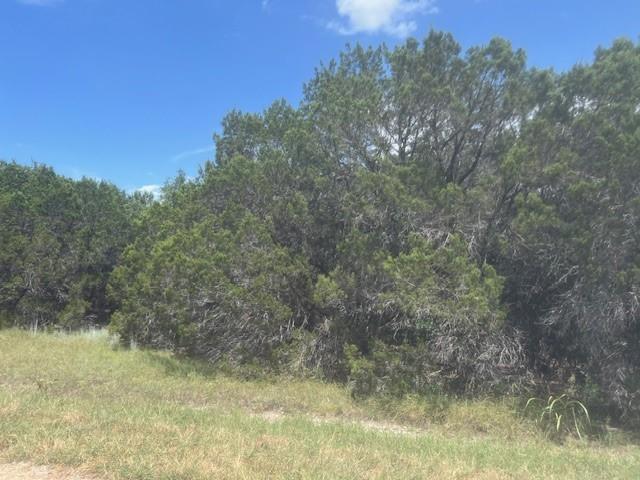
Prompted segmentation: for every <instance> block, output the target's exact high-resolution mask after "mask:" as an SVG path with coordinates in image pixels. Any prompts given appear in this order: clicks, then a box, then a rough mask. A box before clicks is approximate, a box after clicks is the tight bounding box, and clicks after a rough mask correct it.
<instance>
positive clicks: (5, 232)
mask: <svg viewBox="0 0 640 480" xmlns="http://www.w3.org/2000/svg"><path fill="white" fill-rule="evenodd" d="M136 211H137V210H136V208H135V207H134V205H133V201H130V200H129V199H128V198H127V197H126V195H125V194H124V193H123V192H121V191H120V190H118V189H117V188H116V187H114V186H113V185H110V184H107V183H104V182H96V181H94V180H90V179H82V180H80V181H72V180H69V179H67V178H64V177H60V176H58V175H56V174H55V173H54V172H53V170H51V169H50V168H47V167H44V166H40V165H34V166H33V167H23V166H19V165H17V164H15V163H5V162H0V315H1V316H3V317H4V318H5V319H6V320H4V323H8V324H11V325H19V326H24V327H29V328H33V329H37V328H40V327H49V326H52V325H60V326H64V327H69V328H72V327H80V326H88V325H92V324H93V325H95V324H102V325H104V324H106V323H107V321H108V317H109V315H110V313H111V311H112V309H113V305H112V304H111V303H110V302H109V301H108V300H107V299H106V293H105V291H106V283H107V280H108V277H109V274H110V272H111V270H112V269H113V268H114V266H115V265H116V263H117V262H118V259H119V257H120V253H121V251H122V250H123V249H124V247H125V246H126V245H127V243H129V242H130V241H131V240H132V236H133V226H132V222H133V218H134V217H135V215H136Z"/></svg>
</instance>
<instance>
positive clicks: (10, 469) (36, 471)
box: [0, 463, 97, 480]
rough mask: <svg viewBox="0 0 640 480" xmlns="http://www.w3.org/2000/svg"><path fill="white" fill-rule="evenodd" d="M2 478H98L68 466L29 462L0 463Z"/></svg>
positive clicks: (22, 479)
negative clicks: (41, 465) (45, 465)
mask: <svg viewBox="0 0 640 480" xmlns="http://www.w3.org/2000/svg"><path fill="white" fill-rule="evenodd" d="M0 480H97V479H96V477H90V476H87V475H83V474H80V473H78V472H74V471H73V470H69V469H68V468H59V467H37V466H34V465H30V464H28V463H7V464H1V463H0Z"/></svg>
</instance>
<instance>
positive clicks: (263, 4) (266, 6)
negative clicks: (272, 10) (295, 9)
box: [261, 0, 271, 10]
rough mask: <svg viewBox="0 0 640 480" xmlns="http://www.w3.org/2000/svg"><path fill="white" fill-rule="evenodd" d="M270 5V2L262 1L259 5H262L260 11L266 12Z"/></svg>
mask: <svg viewBox="0 0 640 480" xmlns="http://www.w3.org/2000/svg"><path fill="white" fill-rule="evenodd" d="M270 3H271V1H270V0H262V2H261V5H262V9H263V10H266V9H268V8H269V4H270Z"/></svg>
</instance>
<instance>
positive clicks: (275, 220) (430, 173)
mask: <svg viewBox="0 0 640 480" xmlns="http://www.w3.org/2000/svg"><path fill="white" fill-rule="evenodd" d="M304 93H305V94H304V99H303V101H302V102H301V104H300V105H299V106H298V107H297V108H294V107H292V106H290V105H288V104H287V103H286V102H284V101H278V102H275V103H274V104H273V105H272V106H271V107H269V108H268V109H267V110H266V111H265V112H263V113H262V114H247V113H242V112H237V111H234V112H231V113H230V114H229V115H228V116H227V117H226V118H225V119H224V121H223V129H222V133H221V134H220V135H217V136H216V137H215V142H216V159H215V162H209V163H207V164H205V165H204V166H203V167H202V168H201V172H200V174H199V175H198V177H197V178H196V179H194V180H187V179H186V178H185V177H184V176H183V175H179V176H178V177H177V178H176V179H174V180H173V181H172V182H170V183H168V184H167V185H166V187H165V188H164V192H163V197H162V200H161V201H158V202H152V201H150V199H149V198H147V197H142V196H139V195H138V196H133V197H127V196H125V195H124V194H123V193H122V192H120V191H118V190H117V189H116V188H115V187H113V186H110V185H108V184H105V183H97V182H93V181H90V180H83V181H80V182H72V181H70V180H67V179H64V178H61V177H58V176H56V175H54V174H53V172H52V171H51V170H50V169H47V168H45V167H34V168H25V167H20V166H17V165H15V164H8V163H2V164H0V222H1V224H0V227H1V228H0V245H1V246H0V281H1V282H2V283H1V286H0V312H1V313H0V315H2V318H4V323H5V324H8V325H11V324H19V325H24V326H34V325H41V326H44V325H64V326H69V327H75V326H82V325H85V324H86V323H87V322H89V323H98V324H106V323H107V322H110V328H111V329H112V331H113V332H115V333H117V334H119V336H120V338H121V339H122V341H123V342H124V343H130V342H135V343H137V344H140V345H143V346H149V347H156V348H164V349H170V350H173V351H176V352H179V353H181V354H187V355H193V356H197V357H201V358H205V359H208V360H210V361H212V362H226V363H227V364H231V365H241V364H244V365H246V364H248V365H252V364H256V365H259V366H260V367H261V368H270V369H273V370H279V371H287V372H292V371H293V372H298V373H304V374H311V375H318V376H322V377H323V378H328V379H333V380H338V381H345V382H349V384H350V385H351V386H352V389H353V392H354V394H355V395H368V394H372V393H385V394H392V395H402V394H404V393H407V392H417V393H427V392H456V393H464V394H477V393H509V392H523V391H532V390H536V389H541V388H543V389H544V388H553V389H570V390H571V391H572V392H574V394H575V395H577V396H579V397H580V398H581V399H582V400H584V401H585V402H587V403H588V404H590V405H593V406H597V407H601V408H603V409H605V411H606V412H607V413H608V414H610V415H612V416H613V417H614V418H617V419H618V420H619V421H621V422H624V423H625V424H626V425H633V424H636V425H637V424H639V423H640V224H639V222H640V46H639V45H637V44H634V43H633V42H631V41H627V40H618V41H616V42H615V43H614V44H613V46H611V47H610V48H607V49H599V50H598V51H597V52H596V55H595V60H594V61H593V62H592V63H591V64H589V65H578V66H575V67H574V68H573V69H571V70H570V71H568V72H566V73H562V74H558V73H555V72H552V71H541V70H536V69H532V68H528V67H527V66H526V59H525V54H524V53H523V52H522V51H520V50H513V49H512V47H511V46H510V44H509V43H508V42H506V41H504V40H501V39H494V40H492V41H491V42H490V43H489V44H488V45H486V46H481V47H475V48H471V49H469V50H468V51H466V52H463V51H462V50H461V48H460V46H459V45H458V44H457V43H456V41H455V40H454V39H453V38H452V37H451V35H448V34H445V33H440V32H431V33H430V34H429V35H428V37H427V38H426V40H425V41H424V42H423V43H418V42H417V41H415V40H408V41H407V42H406V43H405V44H403V45H401V46H398V47H396V48H394V49H392V50H390V49H387V48H385V47H380V48H376V49H364V48H362V47H359V46H356V47H354V48H349V49H347V50H346V51H345V52H344V53H343V54H342V55H341V56H340V58H339V59H338V60H337V61H334V62H331V63H329V64H328V65H323V66H321V67H319V68H318V69H317V71H316V74H315V76H314V78H313V79H312V80H311V81H310V82H309V83H308V84H307V85H306V86H305V89H304Z"/></svg>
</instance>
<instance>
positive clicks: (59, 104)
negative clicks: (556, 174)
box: [0, 0, 640, 192]
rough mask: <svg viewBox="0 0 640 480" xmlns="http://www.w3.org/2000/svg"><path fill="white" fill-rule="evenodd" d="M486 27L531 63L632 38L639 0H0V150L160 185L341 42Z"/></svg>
mask: <svg viewBox="0 0 640 480" xmlns="http://www.w3.org/2000/svg"><path fill="white" fill-rule="evenodd" d="M431 28H434V29H437V30H444V31H448V32H451V33H453V35H454V36H455V37H456V39H457V40H458V41H459V42H460V43H461V44H462V45H463V47H464V48H468V47H470V46H474V45H480V44H484V43H487V42H488V41H489V40H490V39H491V38H492V37H494V36H502V37H505V38H507V39H508V40H510V41H511V42H512V44H513V46H514V47H516V48H523V49H524V50H525V51H526V52H527V55H528V62H529V65H531V66H536V67H540V68H548V67H551V68H554V69H556V70H559V71H562V70H566V69H568V68H570V67H571V66H572V65H573V64H575V63H578V62H582V63H585V62H590V61H591V60H592V58H593V52H594V50H595V49H596V48H597V47H598V46H601V45H602V46H608V45H610V44H611V42H612V41H613V40H614V39H615V38H617V37H622V36H624V37H627V38H631V39H632V40H634V41H638V40H639V39H640V0H608V1H607V2H603V1H602V0H598V1H596V0H234V1H225V0H0V159H3V160H7V161H11V160H15V161H17V162H19V163H23V164H31V163H32V162H37V163H44V164H47V165H51V166H53V167H54V168H55V170H56V171H57V172H58V173H60V174H63V175H66V176H69V177H72V178H81V177H83V176H87V177H92V178H96V179H103V180H108V181H111V182H113V183H115V184H116V185H118V186H119V187H120V188H122V189H124V190H126V191H128V192H132V191H135V190H137V189H144V190H147V191H154V190H155V189H157V187H158V186H159V185H162V184H163V183H164V182H165V181H167V180H168V179H170V178H171V177H173V176H174V175H175V174H176V172H177V171H178V170H183V171H184V172H186V174H187V175H190V176H193V175H196V174H197V171H198V166H199V165H201V164H202V163H203V162H204V161H206V160H207V159H212V158H213V157H214V145H213V140H212V135H213V134H214V133H215V132H219V131H220V124H221V121H222V119H223V117H224V115H225V114H226V113H227V112H228V111H230V110H232V109H240V110H243V111H251V112H256V111H262V110H263V109H264V108H266V107H267V106H268V105H269V104H270V103H272V102H273V101H274V100H276V99H280V98H284V99H286V100H288V101H289V102H291V103H292V104H293V105H297V104H298V103H299V101H300V99H301V96H302V88H303V85H304V83H305V82H307V81H308V80H310V79H311V77H312V76H313V73H314V69H315V68H316V67H317V66H318V65H320V63H321V62H325V63H326V62H328V61H329V60H331V59H332V58H334V57H336V56H337V55H338V54H339V52H340V51H341V50H342V49H343V48H344V46H345V45H346V44H347V43H352V44H353V43H356V42H360V43H363V44H367V45H369V44H371V45H377V44H379V43H382V42H384V43H386V44H387V45H390V46H392V45H395V44H397V43H399V42H403V41H404V40H405V39H406V37H407V36H414V37H416V38H422V37H424V36H425V35H426V34H427V33H428V31H429V30H430V29H431Z"/></svg>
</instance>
